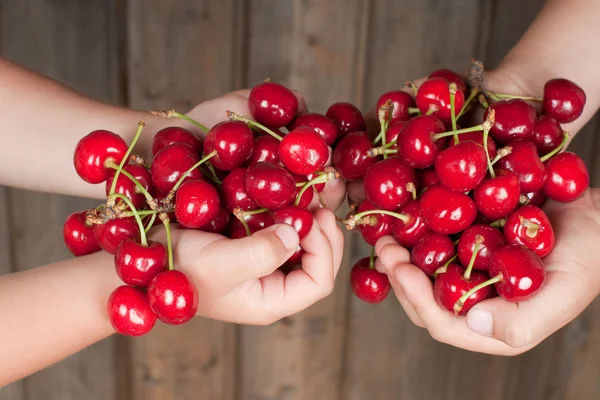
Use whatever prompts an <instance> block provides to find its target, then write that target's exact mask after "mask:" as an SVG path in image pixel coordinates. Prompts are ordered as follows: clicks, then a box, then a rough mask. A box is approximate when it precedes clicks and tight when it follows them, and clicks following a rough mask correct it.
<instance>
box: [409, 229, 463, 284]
mask: <svg viewBox="0 0 600 400" xmlns="http://www.w3.org/2000/svg"><path fill="white" fill-rule="evenodd" d="M453 256H454V243H452V239H450V237H448V236H446V235H440V234H438V233H433V232H432V233H428V234H427V235H425V236H423V237H422V238H421V240H419V241H418V242H417V244H415V246H414V247H413V248H412V250H411V252H410V262H411V263H412V264H414V265H416V266H417V267H419V268H421V269H422V270H423V272H425V273H426V274H427V275H428V276H430V277H433V275H434V273H435V271H436V270H437V269H438V268H439V267H441V266H442V265H444V264H445V263H446V262H447V261H448V260H450V259H451V258H452V257H453Z"/></svg>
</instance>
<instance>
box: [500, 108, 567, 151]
mask: <svg viewBox="0 0 600 400" xmlns="http://www.w3.org/2000/svg"><path fill="white" fill-rule="evenodd" d="M563 137H564V135H563V130H562V128H561V127H560V124H559V123H558V122H557V121H556V120H555V119H554V118H552V117H549V116H547V115H542V116H541V117H539V118H538V120H537V121H535V125H534V127H533V136H532V137H531V140H532V141H533V143H534V144H535V145H536V147H537V149H538V152H539V154H540V156H545V155H546V154H548V153H550V152H551V151H552V150H554V149H555V148H556V147H558V146H559V145H560V144H561V142H562V140H563ZM490 157H491V156H490Z"/></svg>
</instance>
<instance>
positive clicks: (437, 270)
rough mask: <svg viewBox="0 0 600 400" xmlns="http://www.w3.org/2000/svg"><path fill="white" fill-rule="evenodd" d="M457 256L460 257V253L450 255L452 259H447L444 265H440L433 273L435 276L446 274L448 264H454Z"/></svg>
mask: <svg viewBox="0 0 600 400" xmlns="http://www.w3.org/2000/svg"><path fill="white" fill-rule="evenodd" d="M457 257H458V254H455V255H453V256H452V257H450V259H449V260H448V261H446V262H445V263H444V265H442V266H441V267H439V268H438V269H436V270H435V272H434V273H433V277H434V278H437V276H438V275H439V274H445V273H446V270H447V269H448V265H450V264H452V263H453V262H454V260H456V258H457Z"/></svg>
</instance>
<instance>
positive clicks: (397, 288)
mask: <svg viewBox="0 0 600 400" xmlns="http://www.w3.org/2000/svg"><path fill="white" fill-rule="evenodd" d="M378 261H379V260H378ZM378 261H376V262H375V264H377V262H378ZM390 285H391V286H392V290H393V291H394V294H395V295H396V298H397V299H398V301H399V302H400V305H401V306H402V308H403V309H404V312H405V313H406V315H407V316H408V318H409V319H410V320H411V322H412V323H413V324H415V325H416V326H418V327H419V328H425V324H424V323H423V321H421V318H419V315H418V314H417V312H416V311H415V309H414V308H413V306H412V305H411V304H410V302H409V301H408V299H407V298H406V294H405V293H404V289H403V288H402V285H400V283H399V282H398V280H396V279H394V278H392V279H390Z"/></svg>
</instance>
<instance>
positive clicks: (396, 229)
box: [359, 199, 431, 248]
mask: <svg viewBox="0 0 600 400" xmlns="http://www.w3.org/2000/svg"><path fill="white" fill-rule="evenodd" d="M359 211H360V210H359ZM398 213H400V214H403V215H406V216H408V217H409V218H410V220H409V221H408V222H406V223H405V222H404V221H402V220H401V219H398V218H393V217H391V218H393V219H392V235H393V236H394V239H396V241H397V242H398V243H399V244H400V245H401V246H403V247H406V248H411V247H414V246H415V245H416V244H417V242H418V241H419V240H421V238H423V237H424V236H425V235H427V234H428V233H429V232H431V230H430V229H429V228H428V227H427V225H425V223H424V222H423V219H422V218H421V200H419V199H417V200H409V201H408V202H407V203H406V204H405V205H403V206H402V207H400V209H399V210H398ZM382 236H383V235H382ZM372 246H374V244H373V245H372Z"/></svg>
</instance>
